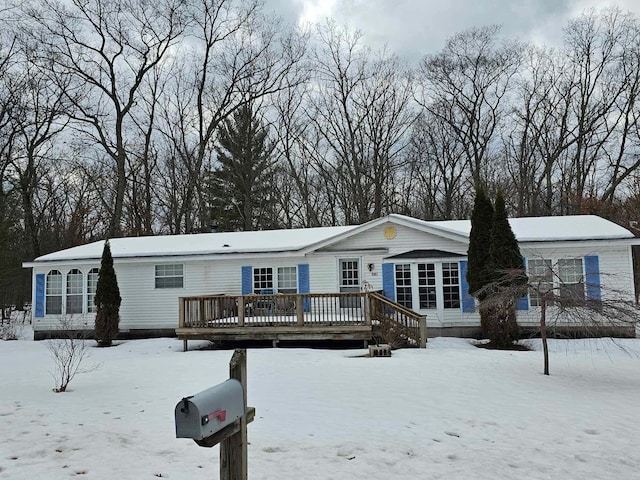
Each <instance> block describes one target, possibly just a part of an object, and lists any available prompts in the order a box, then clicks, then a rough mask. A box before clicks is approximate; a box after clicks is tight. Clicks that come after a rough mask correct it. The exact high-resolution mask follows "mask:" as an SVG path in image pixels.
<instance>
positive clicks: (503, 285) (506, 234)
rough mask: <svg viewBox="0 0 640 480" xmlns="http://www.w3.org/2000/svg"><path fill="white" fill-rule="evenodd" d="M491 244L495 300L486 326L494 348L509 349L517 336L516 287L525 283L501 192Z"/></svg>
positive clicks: (490, 255)
mask: <svg viewBox="0 0 640 480" xmlns="http://www.w3.org/2000/svg"><path fill="white" fill-rule="evenodd" d="M490 244H491V247H490V251H489V269H490V276H491V289H490V290H491V295H492V296H493V297H494V300H492V301H491V307H490V309H489V312H488V314H489V318H488V319H487V321H488V324H486V322H485V328H486V330H487V332H486V333H487V336H488V337H489V339H490V340H491V342H492V344H494V345H495V346H496V347H497V348H508V347H509V346H510V345H511V344H513V342H514V341H516V340H517V339H518V338H519V335H520V328H519V327H518V322H517V317H516V302H517V299H518V298H517V297H518V296H519V294H518V292H519V289H518V287H523V286H524V285H526V283H527V276H526V273H525V269H524V265H523V262H522V254H521V253H520V247H519V246H518V241H517V240H516V237H515V235H514V234H513V230H512V229H511V225H510V224H509V219H508V218H507V210H506V208H505V204H504V198H503V196H502V193H501V192H498V194H497V195H496V201H495V205H494V214H493V222H492V228H491V242H490ZM495 299H497V300H495Z"/></svg>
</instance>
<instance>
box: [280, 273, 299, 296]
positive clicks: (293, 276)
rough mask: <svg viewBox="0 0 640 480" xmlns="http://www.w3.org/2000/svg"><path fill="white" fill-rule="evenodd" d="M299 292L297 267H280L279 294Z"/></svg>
mask: <svg viewBox="0 0 640 480" xmlns="http://www.w3.org/2000/svg"><path fill="white" fill-rule="evenodd" d="M297 292H298V269H297V267H278V293H297Z"/></svg>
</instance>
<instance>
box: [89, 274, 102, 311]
mask: <svg viewBox="0 0 640 480" xmlns="http://www.w3.org/2000/svg"><path fill="white" fill-rule="evenodd" d="M99 272H100V270H99V269H97V268H92V269H91V270H89V274H88V275H87V312H89V313H95V312H96V304H95V303H94V300H95V298H96V290H97V288H98V273H99Z"/></svg>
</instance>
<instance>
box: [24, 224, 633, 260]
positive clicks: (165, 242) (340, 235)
mask: <svg viewBox="0 0 640 480" xmlns="http://www.w3.org/2000/svg"><path fill="white" fill-rule="evenodd" d="M386 222H394V223H398V224H402V225H406V226H410V227H413V228H417V229H421V230H423V231H427V232H430V233H434V234H442V235H444V236H449V237H453V238H459V239H460V240H461V241H465V239H467V238H468V237H469V232H470V231H471V222H470V221H469V220H445V221H424V220H418V219H416V218H412V217H407V216H404V215H397V214H392V215H389V216H387V217H383V218H379V219H376V220H373V221H371V222H368V223H365V224H363V225H359V226H358V225H355V226H345V227H316V228H298V229H289V230H264V231H255V232H220V233H200V234H192V235H159V236H153V237H129V238H114V239H111V240H110V243H111V254H112V255H113V257H114V258H127V257H163V256H187V255H218V254H248V253H269V252H274V253H275V252H297V251H301V250H304V249H306V250H313V249H315V248H317V247H318V246H323V245H327V244H330V243H333V242H335V241H339V240H343V239H345V238H348V237H349V236H351V235H355V234H357V233H359V232H362V231H365V230H367V229H368V228H372V227H375V226H376V225H380V224H383V223H386ZM509 223H510V224H511V228H512V229H513V232H514V234H515V236H516V238H517V239H518V241H519V242H545V241H547V242H548V241H577V240H612V239H626V238H633V234H632V233H631V232H629V231H628V230H627V229H625V228H623V227H621V226H619V225H616V224H615V223H613V222H610V221H608V220H605V219H604V218H600V217H597V216H595V215H574V216H564V217H526V218H511V219H509ZM103 246H104V241H99V242H94V243H90V244H87V245H81V246H79V247H73V248H68V249H66V250H61V251H59V252H54V253H50V254H48V255H43V256H41V257H38V258H37V259H36V260H35V261H36V262H48V261H60V260H90V259H98V258H100V257H101V256H102V249H103Z"/></svg>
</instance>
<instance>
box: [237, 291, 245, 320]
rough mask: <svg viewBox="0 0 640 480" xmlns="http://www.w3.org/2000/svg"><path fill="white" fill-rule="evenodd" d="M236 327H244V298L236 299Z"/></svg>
mask: <svg viewBox="0 0 640 480" xmlns="http://www.w3.org/2000/svg"><path fill="white" fill-rule="evenodd" d="M238 326H239V327H244V297H238Z"/></svg>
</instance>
